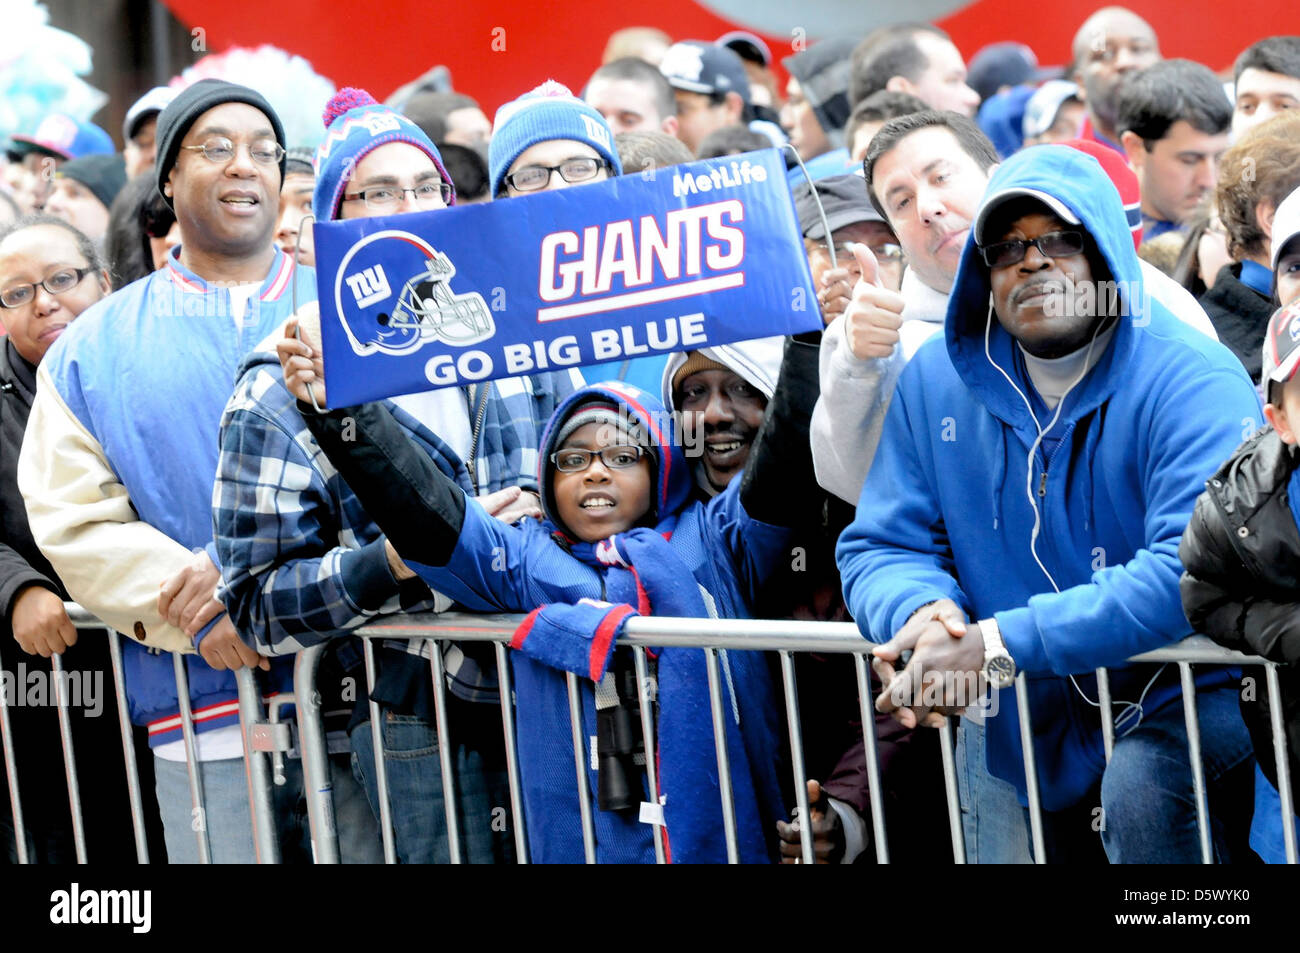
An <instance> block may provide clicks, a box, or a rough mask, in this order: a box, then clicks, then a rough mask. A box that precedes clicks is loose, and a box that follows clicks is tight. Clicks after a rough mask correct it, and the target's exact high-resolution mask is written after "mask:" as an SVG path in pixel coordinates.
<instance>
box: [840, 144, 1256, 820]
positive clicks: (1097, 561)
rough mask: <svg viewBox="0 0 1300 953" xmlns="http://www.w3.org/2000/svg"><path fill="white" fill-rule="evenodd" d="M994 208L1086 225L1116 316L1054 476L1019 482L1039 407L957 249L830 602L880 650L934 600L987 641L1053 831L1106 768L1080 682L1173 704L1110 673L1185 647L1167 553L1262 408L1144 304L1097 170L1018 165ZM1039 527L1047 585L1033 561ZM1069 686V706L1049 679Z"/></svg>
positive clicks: (997, 180)
mask: <svg viewBox="0 0 1300 953" xmlns="http://www.w3.org/2000/svg"><path fill="white" fill-rule="evenodd" d="M1007 189H1028V190H1034V191H1037V192H1040V193H1045V194H1047V195H1050V196H1054V197H1055V198H1057V199H1058V200H1059V201H1060V202H1062V203H1063V204H1064V205H1065V207H1066V208H1068V209H1069V210H1070V211H1071V212H1072V213H1073V215H1074V216H1075V217H1077V218H1078V219H1079V220H1080V222H1081V223H1082V227H1083V228H1084V229H1085V230H1086V231H1087V232H1088V233H1089V234H1090V235H1091V236H1092V238H1093V239H1094V241H1095V243H1096V246H1097V247H1098V249H1099V251H1100V254H1101V256H1102V258H1104V260H1105V262H1106V264H1107V266H1108V268H1109V270H1110V272H1111V276H1112V277H1113V278H1114V280H1115V281H1116V282H1117V284H1118V288H1119V292H1120V297H1121V301H1122V302H1123V310H1122V311H1121V314H1122V315H1125V316H1122V317H1120V319H1119V320H1118V321H1117V322H1116V325H1115V330H1114V334H1113V336H1112V337H1111V339H1110V343H1109V345H1108V346H1107V347H1106V350H1105V351H1104V353H1103V354H1102V355H1101V357H1100V359H1099V360H1098V361H1097V363H1096V365H1095V366H1094V367H1093V368H1092V370H1091V371H1089V372H1088V373H1087V375H1086V376H1085V377H1084V378H1083V380H1082V381H1081V382H1080V383H1079V384H1078V385H1077V386H1076V387H1075V388H1074V389H1073V390H1072V391H1071V392H1070V393H1069V394H1068V395H1067V396H1066V398H1065V401H1064V404H1063V406H1062V407H1061V408H1060V410H1061V414H1060V419H1059V421H1058V422H1057V424H1056V426H1055V427H1054V428H1053V430H1052V432H1051V437H1052V438H1057V437H1059V438H1060V440H1059V443H1055V445H1054V446H1053V447H1052V449H1051V451H1050V458H1049V456H1048V454H1047V453H1045V452H1044V450H1043V449H1042V448H1041V446H1040V448H1039V449H1038V451H1037V453H1036V460H1035V462H1034V464H1033V473H1032V477H1031V474H1030V472H1029V462H1028V460H1027V457H1028V455H1029V452H1030V449H1031V447H1032V446H1033V444H1034V442H1035V439H1036V438H1037V436H1038V429H1037V428H1038V425H1037V424H1036V423H1035V419H1034V417H1033V416H1032V415H1031V413H1030V410H1029V406H1028V402H1027V401H1028V400H1029V399H1030V398H1034V399H1036V394H1035V393H1034V391H1033V387H1032V385H1031V383H1030V380H1029V377H1028V375H1027V373H1026V371H1025V366H1024V361H1023V359H1022V357H1021V354H1020V349H1019V347H1018V345H1017V344H1016V342H1015V341H1014V340H1013V339H1012V338H1011V336H1010V335H1009V334H1008V333H1007V332H1006V331H1005V330H1003V328H1002V326H1001V324H1000V323H999V322H998V321H997V320H996V316H995V315H994V314H993V311H992V306H991V296H990V284H989V274H988V271H987V269H986V268H985V266H984V264H983V262H982V260H981V259H980V257H979V254H978V252H977V250H976V248H975V243H974V230H973V229H972V233H971V236H970V237H968V239H967V242H966V247H965V249H964V251H963V253H962V258H961V263H960V266H959V268H958V272H957V277H956V280H955V283H954V287H953V292H952V296H951V298H950V300H949V307H948V314H947V323H946V326H945V334H944V336H943V338H942V339H939V338H937V337H936V338H935V339H932V340H931V341H929V342H928V343H927V344H926V345H925V346H923V347H922V348H921V349H920V351H918V352H917V355H916V357H915V358H914V359H913V360H912V361H911V363H910V364H909V365H908V367H907V368H906V370H905V371H904V372H903V374H902V377H901V378H900V380H899V384H898V390H897V392H896V393H895V395H894V398H893V403H892V405H891V406H890V408H889V412H888V415H887V418H886V421H885V427H884V433H883V436H882V439H881V441H880V449H879V451H878V452H877V454H876V457H875V460H874V463H873V465H872V468H871V471H870V473H869V474H868V476H867V480H866V484H865V485H864V486H863V490H862V496H861V498H860V500H859V503H858V511H857V518H856V519H855V521H854V522H853V524H852V525H850V527H849V528H848V529H847V530H846V531H845V532H844V534H843V535H842V536H841V538H840V542H839V546H838V549H837V554H836V555H837V560H838V563H839V566H840V570H841V573H842V576H843V582H844V595H845V600H846V602H847V604H848V606H849V609H850V610H851V611H852V613H853V616H854V618H855V619H857V621H858V625H859V626H860V627H861V629H862V631H863V632H864V634H866V635H867V637H868V638H870V639H873V640H874V641H877V642H884V641H887V640H888V639H889V638H890V637H891V636H892V635H893V634H894V633H896V632H897V631H898V630H899V628H900V627H901V626H902V625H903V623H904V622H905V621H906V620H907V619H908V617H909V616H911V615H912V613H913V612H915V611H916V610H917V609H918V608H919V607H920V606H922V605H924V604H926V603H928V602H931V601H933V600H935V599H939V598H949V599H952V600H954V601H955V602H956V603H957V604H958V605H960V606H961V607H962V608H963V609H964V610H965V611H966V612H967V614H968V616H969V617H970V618H971V619H972V620H977V619H986V618H989V617H990V616H992V617H995V618H996V619H997V622H998V625H999V627H1000V628H1001V631H1002V635H1003V638H1004V639H1005V641H1006V644H1007V649H1008V651H1009V652H1010V653H1011V655H1012V657H1013V658H1014V659H1015V661H1016V665H1017V667H1018V669H1019V670H1020V671H1023V672H1025V673H1026V674H1027V676H1028V679H1029V698H1030V707H1031V716H1032V719H1033V730H1034V737H1035V754H1036V756H1037V758H1038V766H1039V779H1040V784H1041V790H1042V795H1043V805H1044V807H1045V808H1046V809H1048V810H1058V809H1061V808H1064V807H1067V806H1070V805H1072V804H1074V803H1077V802H1078V800H1079V799H1080V798H1082V797H1083V796H1084V795H1085V794H1087V792H1088V791H1089V789H1090V788H1091V786H1092V785H1093V784H1094V783H1095V782H1096V780H1097V779H1098V778H1099V777H1100V775H1101V772H1102V770H1103V768H1104V766H1105V757H1104V753H1103V748H1102V736H1101V731H1100V720H1099V718H1098V714H1097V709H1096V708H1095V705H1094V704H1093V703H1095V701H1096V698H1097V690H1096V681H1095V677H1094V676H1092V675H1091V673H1092V672H1093V670H1094V669H1096V668H1097V667H1099V666H1106V667H1108V668H1110V669H1111V693H1112V697H1113V698H1114V699H1115V700H1116V704H1117V705H1118V704H1119V703H1120V702H1121V701H1125V702H1136V701H1139V700H1141V701H1142V702H1143V706H1144V710H1145V712H1146V713H1148V714H1149V713H1151V712H1152V711H1154V710H1156V709H1158V708H1159V707H1161V706H1162V705H1164V704H1167V703H1169V702H1171V701H1173V700H1175V699H1177V698H1178V686H1177V678H1176V673H1175V672H1173V671H1172V670H1171V671H1167V672H1166V673H1165V677H1164V678H1162V679H1159V680H1158V681H1155V683H1154V685H1153V687H1151V689H1150V691H1149V692H1147V693H1146V695H1145V697H1144V695H1143V693H1144V690H1145V689H1146V687H1147V686H1148V683H1149V682H1151V680H1152V676H1153V669H1152V667H1150V666H1124V665H1123V663H1124V660H1125V659H1127V658H1128V657H1130V656H1132V655H1134V654H1136V653H1140V652H1143V651H1147V650H1149V649H1154V648H1156V647H1159V646H1162V645H1166V644H1168V643H1170V642H1174V641H1177V640H1179V639H1181V638H1183V637H1185V636H1186V635H1188V634H1189V626H1188V624H1187V621H1186V619H1185V618H1184V616H1183V612H1182V607H1181V604H1180V601H1179V595H1178V578H1179V575H1180V572H1181V567H1180V564H1179V561H1178V542H1179V539H1180V537H1181V535H1182V533H1183V530H1184V528H1185V527H1186V525H1187V521H1188V519H1189V517H1190V516H1191V513H1192V509H1193V507H1194V505H1195V502H1196V497H1197V495H1198V494H1199V493H1200V491H1201V489H1202V487H1203V485H1204V482H1205V480H1206V479H1207V478H1208V477H1209V476H1210V475H1211V474H1212V473H1213V472H1214V470H1215V469H1216V468H1217V467H1218V465H1219V464H1220V463H1221V462H1222V461H1223V460H1224V459H1226V458H1227V457H1228V456H1230V455H1231V453H1232V451H1233V450H1234V448H1236V446H1237V445H1238V444H1239V443H1240V442H1241V441H1242V440H1243V439H1244V438H1245V437H1247V436H1249V435H1250V434H1251V433H1253V432H1254V430H1255V429H1256V428H1257V427H1258V426H1259V423H1260V408H1259V402H1258V399H1257V398H1256V396H1255V390H1254V388H1253V386H1252V385H1251V382H1250V381H1249V380H1248V379H1247V377H1246V375H1245V373H1244V372H1243V371H1242V368H1241V365H1240V362H1238V361H1236V360H1235V359H1234V358H1233V356H1232V354H1231V353H1230V352H1229V351H1228V350H1227V349H1226V348H1224V347H1223V346H1222V345H1220V344H1218V343H1216V342H1213V341H1211V340H1210V339H1208V338H1207V337H1205V336H1204V335H1202V334H1201V333H1200V332H1198V331H1196V330H1194V329H1192V328H1189V327H1188V326H1187V325H1185V324H1183V323H1182V322H1181V321H1179V320H1178V319H1177V318H1175V317H1173V316H1172V315H1171V314H1170V313H1169V312H1167V311H1166V310H1165V309H1164V308H1163V307H1162V306H1161V305H1159V304H1158V303H1157V302H1155V301H1154V300H1152V299H1150V298H1148V297H1147V296H1146V295H1144V294H1142V292H1141V283H1140V281H1141V279H1140V272H1139V268H1138V259H1137V255H1136V253H1135V252H1134V249H1133V241H1132V238H1131V237H1130V234H1129V231H1128V225H1127V222H1126V219H1125V216H1124V209H1123V206H1122V204H1121V202H1120V199H1119V196H1118V193H1117V192H1116V191H1115V188H1114V186H1113V185H1112V184H1111V182H1110V180H1109V179H1108V178H1107V177H1106V175H1105V173H1104V172H1103V171H1102V169H1101V167H1100V165H1099V164H1098V163H1097V161H1096V160H1095V159H1094V158H1092V157H1091V156H1089V155H1086V154H1084V153H1081V152H1078V151H1076V150H1074V149H1069V148H1066V147H1060V146H1037V147H1034V148H1032V149H1027V150H1025V151H1023V152H1021V153H1019V154H1017V155H1016V156H1014V157H1013V158H1011V159H1010V160H1009V161H1008V162H1006V163H1005V164H1004V165H1002V166H1001V168H1000V169H999V170H998V171H997V173H996V174H995V175H994V176H993V178H992V180H991V182H990V183H989V189H988V192H987V194H986V198H985V202H986V203H987V202H988V201H989V200H990V198H992V197H995V196H997V195H998V194H999V193H1000V192H1003V191H1004V190H1007ZM986 329H987V335H988V337H987V341H988V343H987V353H986V343H985V342H986ZM995 365H996V366H995ZM1004 372H1005V375H1007V376H1004ZM1008 376H1009V378H1010V380H1008ZM1012 381H1014V387H1013V386H1012V383H1011V382H1012ZM1017 391H1019V392H1017ZM1037 413H1038V417H1039V420H1041V421H1042V423H1043V424H1046V423H1047V421H1048V420H1050V418H1051V414H1047V413H1045V412H1044V408H1043V406H1042V404H1041V402H1039V404H1038V410H1037ZM1052 443H1054V441H1049V446H1050V445H1052ZM1031 479H1032V483H1033V488H1032V491H1031V490H1029V488H1028V484H1029V481H1030V480H1031ZM1031 492H1032V499H1033V504H1034V505H1032V506H1031V495H1030V494H1031ZM1035 508H1036V510H1037V515H1038V517H1039V519H1040V521H1041V523H1040V526H1039V532H1038V537H1037V542H1036V547H1035V549H1036V556H1037V559H1038V560H1041V564H1042V567H1041V568H1040V566H1039V564H1038V562H1037V561H1036V559H1035V552H1034V551H1031V543H1030V541H1031V534H1032V532H1033V528H1034V525H1035ZM1047 573H1050V574H1051V577H1052V580H1054V581H1055V587H1054V586H1053V583H1052V581H1051V580H1049V578H1048V575H1047ZM1056 587H1059V591H1057V590H1056ZM1072 673H1073V674H1076V678H1075V679H1074V682H1075V683H1077V687H1076V685H1072V684H1071V680H1070V679H1068V678H1066V677H1065V676H1067V675H1070V674H1072ZM1226 680H1227V675H1226V673H1222V672H1204V673H1201V674H1200V675H1199V676H1198V684H1201V685H1209V684H1217V683H1225V682H1226ZM999 695H1000V697H999V698H998V699H997V700H998V702H1000V711H998V714H997V715H996V717H994V718H993V719H992V720H991V721H990V722H988V726H989V727H988V766H989V769H990V770H991V771H992V773H993V774H995V775H997V776H999V777H1002V778H1005V779H1006V780H1008V781H1011V782H1012V783H1014V784H1015V785H1016V787H1017V789H1018V790H1019V792H1020V797H1021V801H1022V803H1024V802H1025V776H1024V768H1023V762H1022V758H1021V750H1020V737H1019V727H1018V718H1017V712H1016V702H1015V693H1014V691H1012V690H1006V691H1002V692H1000V693H999ZM1085 695H1086V700H1085V697H1084V696H1085ZM1116 713H1117V714H1118V713H1119V710H1118V709H1117V710H1116ZM1135 714H1136V710H1134V711H1133V712H1131V713H1130V717H1129V718H1128V719H1126V720H1125V722H1124V723H1123V724H1122V725H1121V726H1120V730H1121V732H1122V731H1123V730H1124V728H1126V727H1128V726H1129V725H1131V724H1132V718H1131V716H1132V715H1135Z"/></svg>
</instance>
